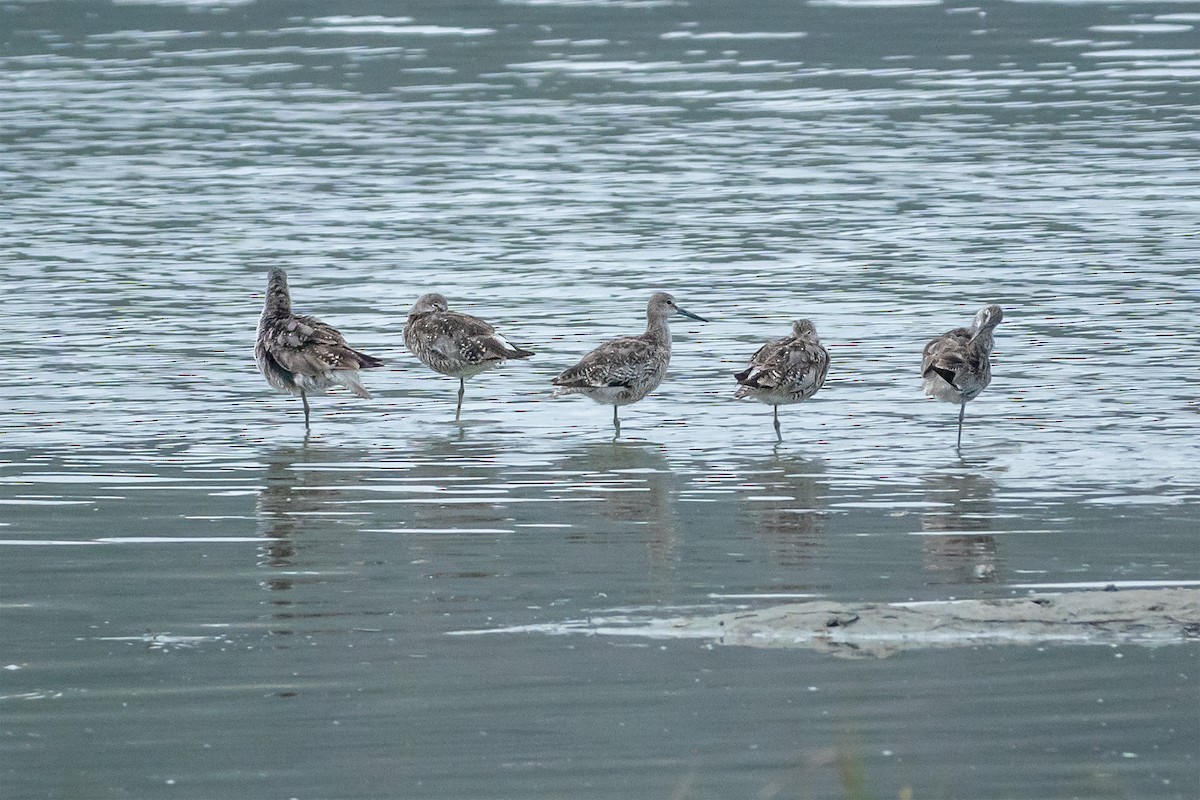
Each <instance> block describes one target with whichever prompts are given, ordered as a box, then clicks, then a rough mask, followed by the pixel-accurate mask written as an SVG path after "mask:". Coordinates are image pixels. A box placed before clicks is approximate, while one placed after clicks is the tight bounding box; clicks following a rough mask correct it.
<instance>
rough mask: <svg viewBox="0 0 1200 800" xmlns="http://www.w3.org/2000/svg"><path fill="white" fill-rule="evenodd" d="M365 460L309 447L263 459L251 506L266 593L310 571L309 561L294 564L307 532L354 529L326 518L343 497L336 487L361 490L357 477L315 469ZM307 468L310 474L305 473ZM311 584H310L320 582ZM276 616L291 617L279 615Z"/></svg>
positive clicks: (277, 601) (283, 600) (279, 602)
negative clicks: (264, 465) (259, 485)
mask: <svg viewBox="0 0 1200 800" xmlns="http://www.w3.org/2000/svg"><path fill="white" fill-rule="evenodd" d="M364 456H365V453H364V452H363V451H358V450H353V449H350V450H348V449H346V448H336V449H335V448H323V447H312V446H310V445H304V446H301V447H284V448H279V449H277V450H274V451H272V452H271V453H270V454H269V455H268V458H267V473H266V476H265V480H264V483H265V486H264V487H263V489H262V491H260V492H259V494H258V500H257V502H256V504H255V512H256V515H257V517H258V531H259V534H260V535H261V536H262V537H263V540H264V541H263V543H262V544H261V545H260V546H259V549H258V553H259V560H258V566H259V567H262V568H265V570H267V577H266V578H265V579H264V580H263V581H262V586H263V588H265V589H267V590H268V591H271V592H286V591H289V590H291V589H293V588H294V587H295V585H296V583H297V575H298V574H299V573H301V572H303V571H306V570H313V569H314V565H313V564H312V563H311V561H312V559H311V558H309V559H308V562H310V563H307V564H306V563H304V560H303V559H301V558H299V556H300V555H301V554H302V552H303V550H304V544H303V539H304V536H303V534H304V532H305V531H306V530H308V529H311V528H312V527H313V526H314V525H318V524H319V525H321V526H328V525H339V524H347V523H348V522H350V521H351V519H353V521H354V522H355V523H357V517H351V518H347V517H340V516H339V515H337V514H334V515H332V516H330V515H328V513H327V512H329V511H331V510H336V509H338V508H339V499H340V498H341V496H342V490H341V489H339V488H338V486H339V484H344V485H347V486H349V485H351V484H355V485H358V484H361V483H362V474H361V472H360V471H359V470H346V469H320V468H319V466H320V465H321V464H330V463H333V462H350V463H354V462H361V461H362V460H363V458H364ZM308 465H312V467H313V468H307V467H308ZM347 513H352V512H347ZM318 520H319V522H318ZM311 580H312V581H314V582H315V581H318V580H321V578H319V577H313V578H312V579H311ZM270 602H271V604H272V605H276V606H291V605H293V604H294V602H295V601H294V600H292V599H289V598H287V597H285V596H282V595H281V596H276V597H273V598H272V599H271V601H270ZM276 616H281V617H282V616H287V617H290V616H294V615H292V614H283V613H282V612H281V613H280V614H277V615H276ZM282 632H286V631H281V633H282Z"/></svg>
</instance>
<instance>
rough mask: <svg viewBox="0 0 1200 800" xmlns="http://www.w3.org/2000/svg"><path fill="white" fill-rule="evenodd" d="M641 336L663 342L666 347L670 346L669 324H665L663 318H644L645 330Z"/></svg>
mask: <svg viewBox="0 0 1200 800" xmlns="http://www.w3.org/2000/svg"><path fill="white" fill-rule="evenodd" d="M642 338H645V339H651V340H653V341H656V342H664V343H665V344H666V346H667V347H670V346H671V326H670V325H668V324H667V321H666V320H665V319H654V318H649V319H647V320H646V332H645V333H644V334H642Z"/></svg>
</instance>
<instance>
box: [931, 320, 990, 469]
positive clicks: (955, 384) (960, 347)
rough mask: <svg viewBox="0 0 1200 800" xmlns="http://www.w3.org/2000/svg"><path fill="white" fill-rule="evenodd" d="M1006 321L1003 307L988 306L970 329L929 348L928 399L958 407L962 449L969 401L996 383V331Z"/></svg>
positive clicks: (933, 342)
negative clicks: (993, 368)
mask: <svg viewBox="0 0 1200 800" xmlns="http://www.w3.org/2000/svg"><path fill="white" fill-rule="evenodd" d="M1002 319H1004V311H1003V310H1002V309H1001V308H1000V306H984V307H983V308H981V309H979V312H978V313H976V314H975V321H974V322H972V323H971V327H970V328H955V329H954V330H952V331H946V332H945V333H943V334H942V335H941V336H939V337H937V338H936V339H931V340H930V342H929V344H927V345H925V357H924V360H923V361H922V362H921V378H922V381H923V382H924V386H925V394H926V395H927V396H928V397H936V398H937V399H938V400H945V401H946V402H947V403H958V443H957V444H956V445H955V447H962V426H963V415H964V414H966V411H967V401H969V400H974V399H975V398H976V397H978V396H979V393H980V392H982V391H983V390H984V388H985V387H987V385H988V384H989V383H991V382H992V364H991V355H992V346H993V345H994V344H995V340H993V339H992V331H993V330H995V328H996V326H997V325H999V324H1000V320H1002Z"/></svg>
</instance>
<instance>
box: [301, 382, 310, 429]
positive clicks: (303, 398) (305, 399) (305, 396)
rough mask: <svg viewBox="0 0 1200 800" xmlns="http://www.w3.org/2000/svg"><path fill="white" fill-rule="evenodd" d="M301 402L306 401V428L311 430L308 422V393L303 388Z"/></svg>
mask: <svg viewBox="0 0 1200 800" xmlns="http://www.w3.org/2000/svg"><path fill="white" fill-rule="evenodd" d="M300 402H302V403H304V430H306V431H308V430H311V428H310V427H309V424H308V395H306V394H305V393H304V390H303V389H301V390H300Z"/></svg>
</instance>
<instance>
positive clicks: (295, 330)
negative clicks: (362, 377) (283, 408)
mask: <svg viewBox="0 0 1200 800" xmlns="http://www.w3.org/2000/svg"><path fill="white" fill-rule="evenodd" d="M254 361H255V362H256V363H257V364H258V370H259V372H261V373H262V374H263V377H264V378H266V379H267V383H269V384H271V385H272V386H274V387H275V388H276V389H278V390H279V391H281V392H287V393H288V394H298V395H300V400H301V402H302V403H304V429H305V430H306V431H307V430H309V408H308V394H309V393H310V392H323V391H324V390H326V389H328V388H329V387H330V386H344V387H346V388H347V389H349V390H350V391H352V392H354V394H356V395H358V396H359V397H367V398H369V397H370V396H371V393H370V392H368V391H367V390H366V388H365V387H364V386H363V385H362V383H361V382H360V381H359V379H358V371H359V370H360V369H372V368H374V367H381V366H383V363H384V362H383V360H382V359H378V358H375V357H374V356H369V355H367V354H366V353H360V352H358V351H357V350H355V349H353V348H351V347H349V346H348V345H347V344H346V340H345V339H343V338H342V335H341V334H340V333H338V332H337V330H336V329H335V328H333V327H332V326H329V325H326V324H325V323H324V322H321V321H320V320H318V319H316V318H315V317H301V316H297V315H295V314H293V313H292V297H291V295H290V294H289V293H288V283H287V273H286V272H284V271H283V270H282V269H279V268H273V269H271V271H270V272H269V273H268V274H267V296H266V300H265V302H264V303H263V312H262V317H260V318H259V320H258V339H257V341H256V342H255V345H254Z"/></svg>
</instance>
